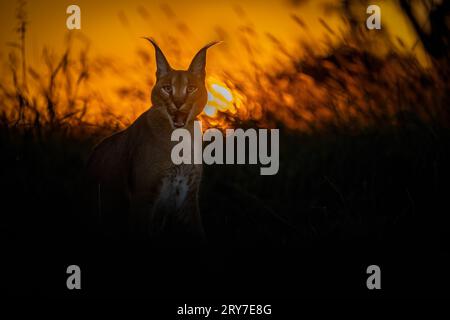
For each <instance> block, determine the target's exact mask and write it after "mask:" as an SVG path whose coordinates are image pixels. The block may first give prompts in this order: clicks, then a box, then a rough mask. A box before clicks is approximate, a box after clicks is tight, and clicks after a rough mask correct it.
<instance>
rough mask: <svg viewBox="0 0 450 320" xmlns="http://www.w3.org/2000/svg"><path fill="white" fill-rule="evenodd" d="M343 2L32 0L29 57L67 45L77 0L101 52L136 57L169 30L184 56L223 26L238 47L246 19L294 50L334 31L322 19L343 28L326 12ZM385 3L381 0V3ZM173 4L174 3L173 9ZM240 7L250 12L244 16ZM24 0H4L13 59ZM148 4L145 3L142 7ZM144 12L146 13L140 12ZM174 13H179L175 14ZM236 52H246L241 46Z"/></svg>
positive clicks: (397, 25) (391, 19)
mask: <svg viewBox="0 0 450 320" xmlns="http://www.w3.org/2000/svg"><path fill="white" fill-rule="evenodd" d="M336 2H339V1H323V0H322V1H307V2H305V4H304V5H301V6H293V5H291V4H290V2H289V1H288V0H284V1H283V0H281V1H270V0H268V1H256V0H246V1H226V0H214V1H209V0H193V1H183V0H172V1H168V2H167V3H169V7H170V9H167V5H164V3H165V2H163V1H144V0H126V1H107V0H95V1H93V0H78V1H64V0H59V1H50V0H39V1H38V0H30V1H28V3H27V9H28V10H27V11H28V20H29V29H28V32H29V33H28V38H27V46H28V52H27V53H28V59H29V60H30V61H31V62H34V61H36V60H37V61H38V59H39V57H40V54H41V51H42V48H43V46H44V45H49V46H51V47H52V48H56V49H58V48H62V44H63V39H64V35H65V34H66V33H67V32H78V31H68V30H67V29H66V26H65V20H66V18H67V14H66V8H67V6H68V5H70V4H77V5H79V6H80V8H81V19H82V30H81V32H82V34H83V35H85V36H87V37H88V38H89V39H90V40H91V43H92V51H93V53H98V54H104V55H108V56H116V57H120V58H121V59H125V60H126V59H132V58H134V56H133V54H134V51H135V48H136V46H143V45H145V44H144V43H143V40H141V39H140V37H141V36H143V35H146V36H152V37H154V38H156V39H157V40H158V41H159V42H160V43H161V46H163V45H164V44H166V42H167V41H168V38H169V36H174V37H176V38H177V39H178V40H180V44H181V45H182V47H183V51H186V54H183V55H182V58H181V59H182V60H186V59H188V57H189V54H190V53H194V52H195V50H197V49H198V48H199V47H201V46H202V45H203V44H205V43H207V42H209V41H211V40H217V39H218V38H219V35H218V33H217V31H216V30H217V27H220V28H222V29H223V30H225V31H226V32H227V34H228V36H227V37H226V39H221V40H226V42H225V44H224V45H223V46H222V51H229V52H230V51H231V52H233V50H234V49H236V50H237V49H239V48H238V45H237V43H238V40H237V35H238V34H239V33H242V31H238V27H239V26H240V25H243V24H245V23H246V22H248V23H251V24H252V25H253V26H254V28H255V29H256V30H257V31H258V32H259V33H260V34H261V35H262V38H264V33H266V32H270V33H271V34H273V35H274V36H275V37H276V38H278V39H280V40H281V41H283V43H284V45H285V46H286V47H287V48H288V49H293V48H295V47H297V42H296V41H295V40H297V39H299V38H302V39H310V40H312V41H316V40H320V39H322V37H323V35H324V34H325V33H326V31H325V29H324V27H323V26H321V25H320V23H319V21H318V19H319V18H323V19H324V20H326V21H327V23H328V24H329V25H330V26H331V27H334V26H336V27H337V26H339V23H340V22H339V19H338V18H337V17H336V16H335V15H330V14H325V13H324V12H323V9H322V7H323V4H324V3H336ZM375 2H377V1H375ZM378 3H379V4H380V6H381V8H382V22H383V26H386V27H387V28H389V31H390V33H393V34H395V35H398V36H400V37H402V39H404V41H405V42H406V43H407V44H412V43H413V40H414V39H413V38H414V37H413V34H412V32H411V30H410V28H409V26H408V25H407V24H406V23H405V20H404V19H403V17H402V16H400V15H399V14H398V12H397V10H396V8H395V6H394V5H393V3H394V1H378ZM165 6H166V7H165ZM237 6H239V7H240V8H242V9H243V11H244V12H245V15H239V13H238V12H239V10H238V9H236V7H237ZM15 7H16V1H13V0H9V1H2V2H1V4H0V26H1V30H2V32H1V33H0V55H1V56H2V57H5V55H6V54H7V52H8V50H10V48H8V47H7V46H6V45H5V44H6V42H7V41H13V40H15V35H14V33H13V29H14V26H15V23H16V22H15V18H14V12H15ZM142 8H143V9H142ZM139 10H140V11H141V13H139V12H138V11H139ZM168 11H171V12H172V13H173V16H170V17H169V15H170V13H168ZM291 13H295V14H297V15H298V16H300V17H301V18H302V19H303V20H304V21H305V22H306V24H307V25H308V26H309V33H307V34H305V33H304V32H303V31H302V30H301V29H300V28H299V27H298V26H297V25H296V24H295V22H293V20H292V19H291V18H290V14H291ZM181 23H183V24H184V25H185V26H187V27H188V28H189V30H190V32H189V33H188V34H187V37H186V36H185V37H184V39H183V37H182V36H181V32H180V31H179V28H183V26H182V25H181ZM260 45H261V47H262V50H264V51H265V52H263V53H262V54H261V56H262V57H264V58H265V59H264V58H262V59H263V60H267V59H270V57H271V55H272V54H273V46H271V44H270V42H268V41H267V40H265V39H262V41H260ZM234 53H235V56H236V57H239V58H242V56H241V55H240V54H239V52H234ZM188 62H189V61H173V64H174V65H175V66H178V67H184V66H185V65H186V64H187V63H188Z"/></svg>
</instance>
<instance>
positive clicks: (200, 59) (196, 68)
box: [188, 41, 221, 76]
mask: <svg viewBox="0 0 450 320" xmlns="http://www.w3.org/2000/svg"><path fill="white" fill-rule="evenodd" d="M220 42H221V41H214V42H211V43H209V44H207V45H206V46H204V47H203V48H201V49H200V51H199V52H197V54H196V55H195V57H194V59H192V62H191V64H190V65H189V69H188V71H189V72H192V73H197V74H200V75H202V76H204V75H205V67H206V50H208V48H209V47H212V46H213V45H215V44H218V43H220Z"/></svg>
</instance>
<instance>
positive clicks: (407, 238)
mask: <svg viewBox="0 0 450 320" xmlns="http://www.w3.org/2000/svg"><path fill="white" fill-rule="evenodd" d="M56 132H58V133H52V134H46V135H45V137H41V138H39V137H37V136H36V135H34V134H33V135H27V134H23V133H20V134H19V133H17V132H14V130H11V129H8V130H6V129H4V130H2V133H1V138H0V139H1V140H0V143H1V149H2V155H1V160H0V161H1V165H0V168H1V169H0V170H1V171H0V172H1V180H2V184H1V190H0V194H1V203H2V210H1V211H2V219H1V221H2V222H1V224H0V226H1V232H0V237H1V239H0V241H1V244H2V245H1V246H2V262H1V264H2V269H4V271H3V272H2V275H3V279H2V287H3V286H4V289H3V291H6V293H7V294H13V295H41V296H50V297H105V296H106V297H142V296H144V297H153V298H170V299H176V300H177V301H178V302H180V303H187V302H189V301H192V299H196V298H202V299H209V300H211V299H214V300H219V301H220V302H223V303H225V302H226V301H230V299H244V302H247V303H251V302H252V301H254V300H257V299H262V301H264V303H271V301H274V300H275V299H278V298H299V297H323V296H325V297H339V298H340V297H357V298H360V297H444V296H446V297H448V296H449V293H448V290H447V288H448V286H449V284H450V281H449V279H448V277H447V276H446V272H447V271H448V270H449V267H450V264H449V259H448V258H449V248H448V243H450V241H449V240H450V239H449V233H448V225H449V224H448V222H449V219H448V213H449V212H450V208H449V207H450V205H449V199H448V198H449V195H450V194H449V186H448V181H450V179H449V178H450V171H449V163H450V131H448V130H447V129H439V128H432V127H429V126H426V125H420V124H416V125H411V126H408V127H404V128H388V129H382V130H381V129H380V130H378V131H377V132H371V131H367V132H363V133H360V134H357V135H356V134H344V133H333V134H323V135H314V136H308V135H299V134H295V133H289V132H287V131H284V130H282V136H281V137H280V148H281V150H280V171H279V173H278V175H275V176H260V175H259V166H244V165H240V166H238V165H235V166H211V167H205V174H204V179H203V184H202V192H201V199H200V202H201V209H202V214H203V218H204V224H205V229H206V232H207V235H208V239H209V243H208V245H207V246H205V247H203V248H158V249H157V248H151V247H150V246H149V245H148V244H146V243H142V242H137V241H132V240H126V239H119V238H104V237H102V236H101V235H100V233H99V232H98V230H97V229H96V228H95V225H94V224H93V223H92V219H91V217H90V215H89V214H88V210H86V204H85V203H84V200H83V199H84V198H83V196H82V194H83V177H82V174H81V172H82V168H83V165H84V163H85V160H86V158H87V155H88V153H89V150H90V148H91V147H92V145H93V143H94V141H96V140H97V139H98V136H95V135H94V136H89V138H79V137H78V138H75V137H72V138H69V137H68V135H66V134H62V133H61V132H59V131H56ZM71 264H76V265H79V266H80V267H81V270H82V290H80V291H69V290H67V288H66V278H67V274H66V268H67V266H69V265H71ZM371 264H376V265H379V266H380V268H381V271H382V290H380V291H369V290H367V288H366V279H367V277H368V275H367V274H366V268H367V267H368V266H369V265H371ZM245 298H246V299H247V300H248V299H252V301H247V300H245ZM220 299H222V300H220ZM258 301H259V300H258ZM258 303H261V301H259V302H258Z"/></svg>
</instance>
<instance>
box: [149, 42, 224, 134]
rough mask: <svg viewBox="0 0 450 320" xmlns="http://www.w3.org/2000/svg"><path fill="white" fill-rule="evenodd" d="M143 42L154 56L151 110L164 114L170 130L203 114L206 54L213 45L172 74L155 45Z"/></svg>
mask: <svg viewBox="0 0 450 320" xmlns="http://www.w3.org/2000/svg"><path fill="white" fill-rule="evenodd" d="M145 39H147V40H149V41H150V42H151V43H152V44H153V46H154V47H155V55H156V84H155V86H154V87H153V89H152V95H151V99H152V104H153V108H160V109H161V110H162V111H163V112H165V113H166V114H167V116H168V118H169V121H170V123H171V125H172V127H173V128H181V127H186V126H187V125H188V124H191V123H193V121H194V120H195V119H196V117H197V116H198V115H199V114H200V113H201V112H202V111H203V108H204V107H205V105H206V102H207V100H208V92H207V91H206V86H205V75H206V73H205V66H206V51H207V49H208V48H209V47H211V46H212V45H214V44H216V43H217V42H212V43H210V44H208V45H206V46H205V47H203V48H202V49H200V51H199V52H197V54H196V55H195V56H194V58H193V59H192V62H191V64H190V65H189V68H188V69H187V70H174V69H172V67H171V66H170V65H169V63H168V62H167V59H166V57H165V56H164V54H163V52H162V51H161V49H160V48H159V46H158V45H157V44H156V43H155V41H153V40H152V39H150V38H145Z"/></svg>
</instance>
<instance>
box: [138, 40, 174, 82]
mask: <svg viewBox="0 0 450 320" xmlns="http://www.w3.org/2000/svg"><path fill="white" fill-rule="evenodd" d="M142 38H144V39H146V40H148V41H150V43H151V44H152V45H153V47H154V48H155V56H156V77H157V78H159V77H161V76H163V75H165V74H167V73H168V72H169V71H171V70H172V68H171V67H170V65H169V62H167V59H166V57H165V56H164V53H163V52H162V50H161V49H160V48H159V46H158V45H157V44H156V42H155V40H153V39H152V38H147V37H142Z"/></svg>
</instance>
